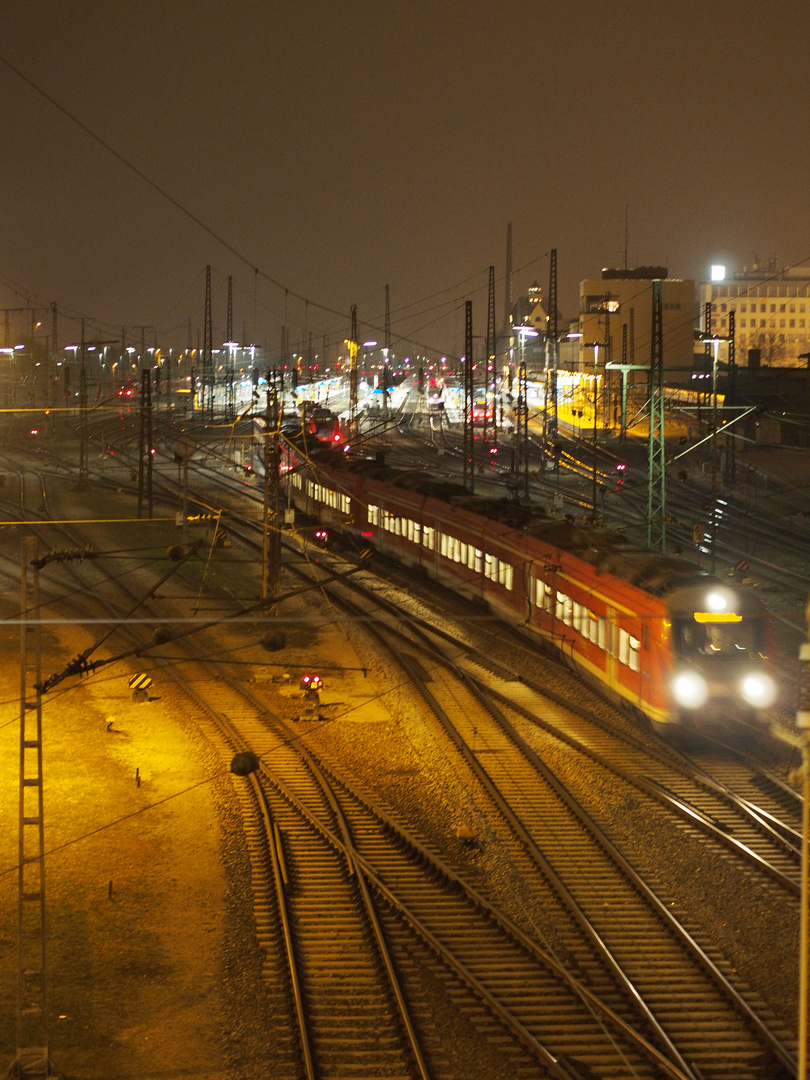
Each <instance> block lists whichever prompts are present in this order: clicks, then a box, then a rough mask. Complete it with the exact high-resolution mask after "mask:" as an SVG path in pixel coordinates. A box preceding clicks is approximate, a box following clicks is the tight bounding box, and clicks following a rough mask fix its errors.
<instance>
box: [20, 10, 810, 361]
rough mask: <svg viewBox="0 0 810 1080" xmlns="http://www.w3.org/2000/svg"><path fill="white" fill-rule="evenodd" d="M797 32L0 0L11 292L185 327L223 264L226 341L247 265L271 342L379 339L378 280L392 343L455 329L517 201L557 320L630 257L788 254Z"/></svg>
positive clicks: (677, 21)
mask: <svg viewBox="0 0 810 1080" xmlns="http://www.w3.org/2000/svg"><path fill="white" fill-rule="evenodd" d="M808 38H810V7H808V5H807V4H806V3H805V2H803V0H774V2H773V3H771V4H769V5H764V4H761V3H756V4H755V3H753V2H752V0H712V2H710V3H707V2H706V0H666V2H664V3H662V4H648V3H643V2H641V0H610V2H609V3H607V4H606V3H604V2H601V3H597V2H596V0H569V2H568V3H565V4H560V3H557V2H554V3H552V2H549V0H534V2H530V0H504V2H498V0H495V2H493V0H488V2H486V3H485V2H484V0H390V2H388V3H381V2H379V0H331V2H326V0H324V2H319V0H297V2H296V3H281V2H278V0H275V2H274V0H231V2H230V3H228V4H225V3H222V2H221V0H220V2H218V3H214V2H212V0H137V2H135V0H115V2H114V3H111V2H109V0H6V3H5V4H4V5H3V35H2V43H1V44H0V57H2V58H3V60H4V63H2V64H0V93H1V94H2V102H3V105H2V110H0V131H1V132H2V145H3V154H2V192H3V224H4V228H3V242H2V246H0V282H2V285H0V299H1V300H2V301H3V306H5V307H9V308H15V307H26V306H28V305H29V304H31V305H34V306H43V307H47V306H48V305H49V304H50V303H51V301H56V302H57V303H58V305H59V312H60V330H59V337H60V339H61V341H62V343H64V342H66V341H67V340H68V339H71V338H75V336H76V335H77V333H78V319H79V318H80V317H82V316H83V317H85V319H87V320H88V326H89V327H90V329H89V331H88V333H89V334H94V335H96V336H104V337H109V338H116V337H120V334H121V327H124V326H126V327H127V328H128V329H127V334H128V335H131V336H132V337H139V336H140V335H141V334H142V333H145V335H146V337H147V339H148V341H149V343H150V344H151V343H152V340H153V339H155V340H156V341H157V342H158V343H160V344H162V345H164V346H174V347H176V348H182V347H184V346H185V345H186V344H188V343H189V341H188V337H189V331H188V327H189V320H191V327H192V342H191V343H192V344H195V345H196V342H197V335H198V334H199V333H201V330H202V324H203V312H204V299H205V292H204V281H205V266H206V265H208V264H210V265H211V267H212V301H213V321H214V341H215V342H218V341H222V340H224V338H225V329H226V325H225V321H226V311H227V280H228V277H229V276H232V277H233V330H234V334H235V336H236V338H237V339H238V340H248V341H252V342H256V343H258V344H260V345H264V346H266V347H269V348H271V349H275V348H277V347H278V342H279V333H280V327H281V325H282V324H285V325H286V326H288V327H289V331H290V338H291V342H292V344H293V345H294V343H295V341H296V340H303V339H304V337H305V335H308V333H309V332H312V333H313V335H314V338H315V345H316V347H317V346H319V344H320V342H321V340H322V337H321V336H322V335H323V334H329V335H330V336H331V337H332V339H333V340H339V339H342V338H343V337H345V336H347V335H348V333H349V326H350V323H349V318H350V316H349V312H350V307H351V305H352V304H357V306H358V317H359V320H360V333H361V335H363V336H365V335H368V336H374V337H379V335H380V334H381V332H382V325H383V313H384V288H385V285H386V284H388V285H389V286H390V296H391V311H392V326H393V334H394V338H395V348H399V349H400V350H402V351H405V350H412V351H416V350H418V343H424V344H426V345H429V346H431V347H432V348H435V349H437V350H439V351H443V352H447V353H455V354H456V355H457V354H458V353H459V352H460V351H463V335H464V313H463V302H464V300H466V299H472V300H473V304H474V329H475V333H476V335H479V336H483V335H484V333H485V330H486V307H487V292H486V290H487V275H488V267H489V266H490V265H494V266H495V269H496V276H497V279H498V284H497V296H496V299H497V314H498V322H499V323H500V321H501V319H502V317H503V306H504V285H503V280H502V278H503V274H504V270H505V254H506V226H507V222H511V223H512V228H513V265H514V268H515V275H514V282H513V290H512V291H513V295H518V294H520V293H525V292H526V290H527V288H528V286H529V285H531V284H532V282H533V281H534V280H535V279H536V280H537V281H539V283H540V284H541V285H542V286H543V288H544V290H546V289H547V287H548V275H549V259H548V252H549V250H550V249H551V248H556V249H557V252H558V265H559V274H560V277H559V307H560V310H561V312H562V314H563V316H565V317H573V316H575V315H576V312H577V307H578V283H579V281H580V280H582V279H583V278H586V277H594V276H598V274H599V271H600V269H601V268H602V267H603V266H607V265H613V266H621V265H624V260H625V255H626V257H627V261H628V265H630V266H636V265H649V264H655V265H665V266H667V267H668V268H669V273H670V275H671V276H677V277H693V278H695V279H696V280H702V279H703V278H705V277H706V276H707V271H708V266H709V264H710V263H712V262H725V263H726V264H727V265H729V266H730V267H734V268H741V267H742V266H744V265H750V264H751V263H753V261H754V259H755V257H758V258H759V261H760V262H761V263H766V262H767V261H768V260H770V259H771V258H774V257H775V258H776V259H777V261H778V262H779V263H780V264H782V265H792V264H794V263H797V262H800V261H802V260H803V259H805V258H806V257H807V256H808V255H810V220H809V219H808V215H807V212H806V207H807V201H808V199H807V187H808V181H809V180H810V123H808V119H810V118H809V117H808V109H810V105H809V104H808V101H810V93H808V86H807V83H808V75H807V46H806V43H807V41H808ZM8 65H12V66H13V68H14V69H16V71H15V70H12V68H11V67H9V66H8ZM626 225H627V229H625V226H626ZM15 317H16V316H15ZM45 318H47V316H45ZM141 327H146V328H147V330H146V331H142V330H141ZM46 329H47V327H46Z"/></svg>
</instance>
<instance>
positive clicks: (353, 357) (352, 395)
mask: <svg viewBox="0 0 810 1080" xmlns="http://www.w3.org/2000/svg"><path fill="white" fill-rule="evenodd" d="M351 334H352V336H351V338H350V340H349V341H348V342H347V345H348V346H349V441H350V442H352V441H353V440H354V439H355V438H356V437H357V432H358V426H359V422H358V416H357V304H352V330H351Z"/></svg>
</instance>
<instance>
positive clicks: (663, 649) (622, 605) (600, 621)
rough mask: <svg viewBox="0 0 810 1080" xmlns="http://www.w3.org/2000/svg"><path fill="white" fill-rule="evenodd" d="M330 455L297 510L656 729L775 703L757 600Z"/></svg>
mask: <svg viewBox="0 0 810 1080" xmlns="http://www.w3.org/2000/svg"><path fill="white" fill-rule="evenodd" d="M330 457H334V458H339V467H337V466H338V460H335V461H334V463H331V462H330V463H327V462H310V463H307V464H300V463H298V464H297V465H296V468H295V469H294V470H293V471H292V472H291V473H290V474H289V481H290V484H291V497H292V499H293V501H294V502H295V504H296V506H298V507H299V508H300V509H301V510H302V511H304V512H305V513H306V514H308V515H310V516H312V517H314V518H316V519H317V520H318V521H319V522H321V523H323V524H326V525H329V526H331V527H333V528H340V529H342V530H344V531H348V532H350V533H352V534H354V535H355V536H356V537H358V538H361V539H362V541H363V542H364V543H365V544H367V545H370V546H372V547H373V548H375V549H376V550H378V551H380V552H381V553H383V554H385V555H389V556H392V557H394V558H396V559H398V560H399V561H400V562H402V563H404V564H406V565H408V566H413V567H419V568H421V570H422V571H423V572H425V573H426V574H427V575H428V576H429V577H431V578H434V579H435V580H437V581H440V582H441V583H442V584H444V585H446V586H449V587H450V588H452V589H453V590H455V591H456V592H459V593H461V594H462V595H464V596H465V597H467V598H469V599H471V600H477V601H483V602H484V603H486V605H487V606H488V607H489V608H490V609H491V610H492V611H493V612H494V613H497V614H498V615H499V616H501V617H502V618H503V619H504V620H506V621H507V622H508V623H510V624H511V625H513V626H520V627H521V628H522V629H523V630H526V631H530V632H532V633H535V634H537V635H539V636H540V637H541V638H542V639H543V640H544V641H545V642H546V643H548V644H549V645H551V646H553V648H554V649H556V650H557V651H558V652H560V653H562V654H564V655H565V656H566V657H567V658H568V659H569V660H570V661H571V662H573V664H574V665H575V666H576V668H577V669H578V670H579V672H580V673H581V674H582V675H583V677H584V678H585V679H586V680H587V681H589V682H590V683H592V684H595V685H597V686H598V687H599V688H601V689H602V691H603V692H604V693H605V694H606V695H607V696H608V697H610V698H611V699H612V700H614V701H617V702H620V703H621V704H623V705H625V706H627V707H628V708H630V709H632V710H633V711H635V712H636V713H639V714H641V715H642V716H644V717H646V718H647V719H648V720H649V721H650V722H651V723H652V725H653V726H654V727H655V728H656V729H658V730H665V729H667V728H668V727H669V725H672V724H681V725H688V726H694V725H696V724H698V723H704V722H711V721H714V720H717V719H734V718H740V717H742V716H747V717H751V716H753V715H754V714H756V713H758V712H759V711H760V710H762V709H766V708H768V707H769V706H770V705H771V704H773V702H774V700H775V698H776V684H775V680H774V677H773V673H772V671H771V664H770V661H769V657H770V656H772V652H773V628H772V624H771V620H770V618H769V617H768V613H767V610H766V608H765V606H764V605H763V604H762V602H761V601H760V600H759V599H758V598H757V597H756V596H754V595H753V594H752V593H750V592H748V591H746V590H743V589H739V588H734V587H730V586H728V585H725V584H723V583H721V582H719V581H717V580H716V579H714V578H712V577H710V576H709V575H707V574H704V573H702V572H701V571H699V570H698V569H697V568H696V567H694V566H692V565H691V564H689V563H687V562H685V561H684V560H679V559H676V558H673V557H667V556H661V555H655V554H652V553H650V552H647V551H643V550H634V549H630V548H629V547H622V546H620V545H617V544H616V543H613V542H608V541H607V539H606V538H605V537H604V536H603V535H602V534H599V533H597V532H594V531H591V530H585V529H580V528H578V527H576V526H575V525H574V524H572V523H571V522H569V521H561V520H555V519H549V518H543V517H538V516H537V514H536V513H535V514H530V513H529V512H528V511H526V510H525V509H522V508H521V507H519V506H517V505H516V504H514V503H508V502H506V501H504V500H496V499H486V498H481V497H474V496H471V495H469V494H467V493H465V492H464V491H463V489H461V488H459V487H458V485H452V484H448V483H442V482H441V481H437V480H435V479H433V480H431V479H430V478H429V477H427V475H426V474H425V473H424V472H422V471H416V472H413V473H402V472H397V471H396V470H394V469H391V468H389V467H387V466H385V465H384V463H381V462H376V463H375V462H368V461H366V462H364V463H358V462H354V463H352V462H350V461H348V460H347V459H346V458H344V457H343V456H342V455H339V456H338V455H330Z"/></svg>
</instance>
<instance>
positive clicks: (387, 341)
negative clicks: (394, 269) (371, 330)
mask: <svg viewBox="0 0 810 1080" xmlns="http://www.w3.org/2000/svg"><path fill="white" fill-rule="evenodd" d="M390 355H391V293H390V289H389V288H388V286H387V285H386V286H385V336H384V339H383V423H384V424H386V423H387V422H388V380H389V378H390V376H389V373H388V357H389V356H390Z"/></svg>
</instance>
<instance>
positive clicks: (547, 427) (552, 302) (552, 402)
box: [543, 248, 560, 476]
mask: <svg viewBox="0 0 810 1080" xmlns="http://www.w3.org/2000/svg"><path fill="white" fill-rule="evenodd" d="M557 333H558V328H557V249H556V248H552V249H551V261H550V267H549V282H548V323H547V326H546V380H545V381H546V400H545V407H544V409H543V453H544V460H545V455H550V456H551V458H552V460H553V461H554V470H555V472H556V473H557V476H559V473H560V455H559V454H558V453H557V445H556V444H557V422H558V412H557Z"/></svg>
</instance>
